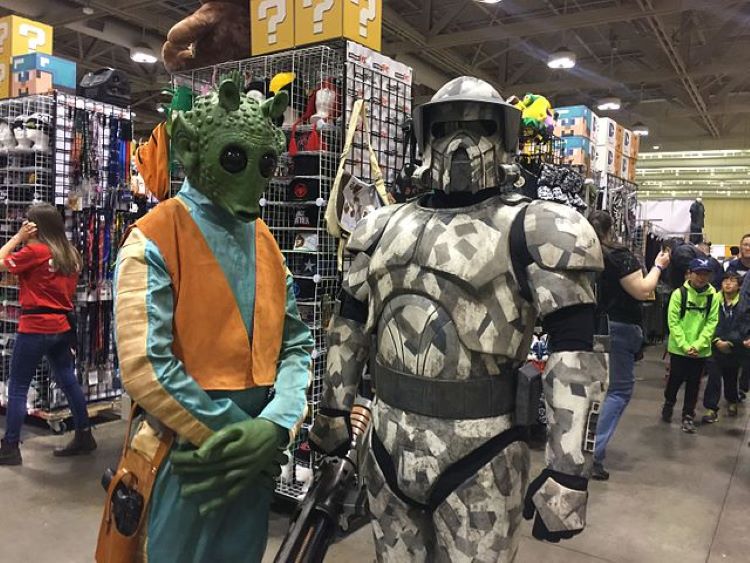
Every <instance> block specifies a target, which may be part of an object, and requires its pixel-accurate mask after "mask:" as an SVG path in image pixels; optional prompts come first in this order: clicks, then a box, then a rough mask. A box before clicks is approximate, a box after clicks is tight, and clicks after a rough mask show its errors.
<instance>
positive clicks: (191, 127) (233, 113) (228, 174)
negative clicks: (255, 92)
mask: <svg viewBox="0 0 750 563" xmlns="http://www.w3.org/2000/svg"><path fill="white" fill-rule="evenodd" d="M241 83H242V82H241V79H240V76H239V74H236V75H234V76H232V77H230V78H229V79H225V80H223V81H222V82H221V85H220V86H219V89H218V90H217V91H214V92H211V93H210V94H208V95H205V96H201V97H199V98H196V100H195V104H194V105H193V108H192V109H191V110H189V111H184V112H182V111H181V112H177V113H176V114H175V116H174V120H173V123H172V149H173V150H174V152H175V155H176V157H177V160H179V162H180V163H181V164H182V166H183V167H184V169H185V174H186V176H187V178H188V180H189V181H190V184H191V185H192V186H193V187H194V188H195V189H197V190H199V191H200V192H201V193H203V194H204V195H205V196H206V197H208V198H209V199H210V200H211V201H212V202H213V203H215V204H216V205H218V206H220V207H222V208H224V209H226V210H227V211H228V212H229V213H231V214H232V215H233V216H234V217H237V218H238V219H240V220H242V221H253V220H255V219H257V218H258V217H259V215H260V205H259V203H258V201H259V199H260V195H261V193H263V192H264V191H265V189H266V187H267V186H268V182H269V180H270V179H271V176H272V175H273V173H274V171H275V170H276V164H277V162H278V158H279V155H280V154H281V153H282V152H283V151H284V149H285V147H286V138H285V136H284V133H283V132H282V131H281V129H279V128H278V127H276V126H275V125H274V124H273V122H272V120H273V119H274V118H276V117H279V116H280V115H282V114H283V113H284V110H285V109H286V106H287V104H288V103H289V96H288V95H287V94H286V92H279V93H278V94H276V95H275V96H274V97H272V98H269V99H267V100H265V101H258V100H257V99H255V98H253V97H251V96H249V95H246V94H243V93H242V91H241V89H240V88H241Z"/></svg>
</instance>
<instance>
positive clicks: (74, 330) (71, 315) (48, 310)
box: [21, 307, 78, 348]
mask: <svg viewBox="0 0 750 563" xmlns="http://www.w3.org/2000/svg"><path fill="white" fill-rule="evenodd" d="M21 315H65V318H66V319H67V320H68V324H69V325H70V330H69V331H68V333H67V334H68V341H69V344H70V346H71V348H75V347H76V344H77V342H76V335H77V334H78V321H77V320H76V310H75V308H73V309H55V308H53V307H34V308H32V309H21Z"/></svg>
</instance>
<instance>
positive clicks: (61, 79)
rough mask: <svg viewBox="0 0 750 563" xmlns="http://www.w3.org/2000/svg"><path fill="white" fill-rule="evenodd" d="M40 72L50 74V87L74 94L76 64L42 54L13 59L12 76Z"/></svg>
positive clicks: (31, 54)
mask: <svg viewBox="0 0 750 563" xmlns="http://www.w3.org/2000/svg"><path fill="white" fill-rule="evenodd" d="M34 70H42V71H44V72H49V73H50V74H52V85H53V86H54V87H55V88H59V89H61V90H68V91H71V92H75V89H76V84H77V81H76V63H74V62H73V61H69V60H67V59H62V58H60V57H53V56H52V55H47V54H44V53H29V54H28V55H21V56H19V57H13V74H14V75H15V74H18V73H22V72H32V71H34Z"/></svg>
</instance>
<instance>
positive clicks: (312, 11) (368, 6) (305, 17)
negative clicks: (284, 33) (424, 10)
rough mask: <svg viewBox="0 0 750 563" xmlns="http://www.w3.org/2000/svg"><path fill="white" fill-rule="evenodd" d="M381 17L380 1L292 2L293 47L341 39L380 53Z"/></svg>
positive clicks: (381, 4) (310, 0) (297, 0)
mask: <svg viewBox="0 0 750 563" xmlns="http://www.w3.org/2000/svg"><path fill="white" fill-rule="evenodd" d="M382 14H383V2H382V0H295V25H294V44H295V46H297V47H301V46H303V45H311V44H314V43H321V42H324V41H330V40H332V39H342V38H343V39H351V40H352V41H355V42H357V43H361V44H362V45H365V46H366V47H370V48H371V49H373V50H375V51H380V49H381V46H382V27H383V19H382Z"/></svg>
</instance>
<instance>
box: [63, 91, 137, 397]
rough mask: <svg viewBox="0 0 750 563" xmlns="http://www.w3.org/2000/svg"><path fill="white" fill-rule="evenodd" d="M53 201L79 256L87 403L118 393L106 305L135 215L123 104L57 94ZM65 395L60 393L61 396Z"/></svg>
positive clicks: (81, 362)
mask: <svg viewBox="0 0 750 563" xmlns="http://www.w3.org/2000/svg"><path fill="white" fill-rule="evenodd" d="M56 112H57V115H56V124H57V126H56V136H55V155H56V173H55V203H56V204H58V205H59V206H63V205H64V206H65V215H66V226H67V228H68V229H69V236H70V238H71V240H72V241H73V243H74V244H75V245H76V247H77V248H78V250H79V252H80V253H81V256H82V258H83V270H82V273H81V278H80V280H79V286H78V296H77V304H76V309H77V317H78V335H77V337H78V346H77V351H78V353H77V357H76V368H77V373H78V377H79V379H80V381H81V383H82V384H83V387H84V392H85V394H86V396H87V400H88V401H89V402H90V403H93V402H95V401H110V400H113V399H116V398H117V397H119V396H120V395H121V393H122V391H121V386H120V382H119V379H118V377H117V356H116V352H115V345H114V337H113V323H112V309H113V304H114V302H113V289H112V278H113V274H114V266H115V260H116V257H117V248H118V246H119V243H120V240H121V238H122V236H123V235H124V234H125V231H126V229H127V226H128V225H130V224H131V223H132V222H133V221H134V220H135V218H136V216H137V209H136V206H134V204H133V202H132V197H131V193H130V191H129V188H128V185H129V178H130V170H129V144H128V141H129V139H130V137H131V136H132V120H131V114H130V110H129V109H125V108H119V107H116V106H113V105H110V104H105V103H102V102H98V101H93V100H89V99H85V98H81V97H78V96H73V95H67V94H58V95H57V105H56ZM62 400H64V398H62Z"/></svg>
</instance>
